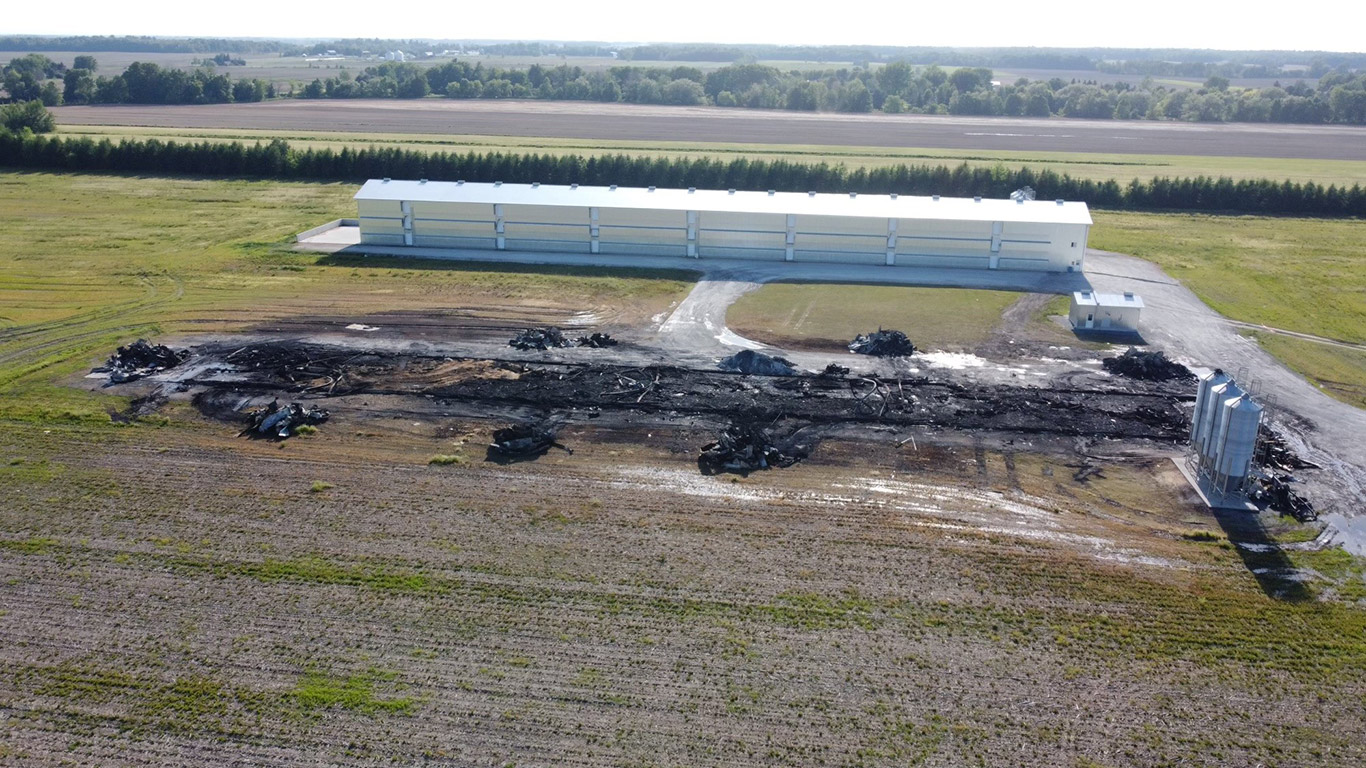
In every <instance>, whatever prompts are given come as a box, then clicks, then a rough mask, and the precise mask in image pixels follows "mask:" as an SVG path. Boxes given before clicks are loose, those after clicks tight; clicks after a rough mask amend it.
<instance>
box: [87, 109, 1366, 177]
mask: <svg viewBox="0 0 1366 768" xmlns="http://www.w3.org/2000/svg"><path fill="white" fill-rule="evenodd" d="M60 133H62V134H65V135H72V136H89V137H91V138H93V139H96V140H99V139H104V138H107V139H110V140H112V141H119V140H122V139H149V138H155V139H160V140H162V141H178V142H185V141H224V142H227V141H238V142H242V143H255V142H268V141H271V140H272V139H277V138H278V139H284V140H285V141H288V142H289V143H290V144H291V145H292V146H296V147H299V148H301V149H306V148H309V147H316V148H319V149H334V150H335V149H341V148H342V147H351V148H352V149H357V148H363V147H370V146H380V147H394V148H398V149H406V150H417V151H426V152H455V153H465V152H509V153H512V152H515V153H532V152H535V153H540V154H549V155H571V154H573V155H582V156H585V157H594V156H600V155H615V154H626V155H631V156H642V157H671V158H672V157H688V158H698V157H718V158H723V159H730V158H741V157H743V158H747V159H750V160H768V161H772V160H787V161H789V162H794V163H831V164H843V165H846V166H848V167H850V168H859V167H863V168H880V167H887V166H893V165H901V164H907V165H954V166H956V165H959V164H961V163H967V164H968V165H971V166H984V167H994V166H997V165H1004V166H1006V167H1007V168H1016V167H1020V166H1025V167H1029V168H1033V169H1036V170H1051V171H1055V172H1057V173H1066V174H1070V175H1071V176H1073V177H1076V178H1082V179H1093V180H1096V181H1108V180H1110V179H1119V180H1122V181H1123V180H1128V179H1135V178H1137V179H1149V178H1152V177H1155V176H1169V177H1175V176H1179V177H1195V176H1228V177H1230V178H1233V179H1264V178H1270V179H1288V180H1290V181H1294V182H1305V181H1313V182H1315V183H1318V184H1323V185H1325V186H1326V185H1329V184H1336V185H1339V186H1351V185H1353V184H1363V183H1366V161H1331V160H1312V159H1285V158H1254V157H1198V156H1189V155H1128V154H1116V153H1105V154H1100V153H1072V152H1019V151H988V150H983V151H978V150H955V149H936V148H927V147H847V146H828V145H783V144H736V143H715V144H711V143H708V144H698V143H693V142H686V141H603V140H592V139H556V138H535V137H517V136H477V135H465V134H460V135H451V134H426V135H422V134H400V133H351V132H332V131H317V130H315V131H272V130H245V129H217V128H150V127H136V126H100V125H75V124H67V125H62V126H60Z"/></svg>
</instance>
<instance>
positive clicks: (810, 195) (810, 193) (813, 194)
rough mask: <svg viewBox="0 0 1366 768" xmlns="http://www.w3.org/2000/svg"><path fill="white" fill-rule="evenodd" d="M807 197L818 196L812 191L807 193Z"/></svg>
mask: <svg viewBox="0 0 1366 768" xmlns="http://www.w3.org/2000/svg"><path fill="white" fill-rule="evenodd" d="M806 196H807V197H815V196H816V191H815V190H814V189H813V190H811V191H810V192H807V193H806Z"/></svg>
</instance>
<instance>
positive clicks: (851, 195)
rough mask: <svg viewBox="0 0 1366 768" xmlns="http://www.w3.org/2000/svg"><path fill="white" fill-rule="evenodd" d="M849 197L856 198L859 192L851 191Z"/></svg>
mask: <svg viewBox="0 0 1366 768" xmlns="http://www.w3.org/2000/svg"><path fill="white" fill-rule="evenodd" d="M849 197H850V199H853V198H855V197H858V193H857V192H850V193H849Z"/></svg>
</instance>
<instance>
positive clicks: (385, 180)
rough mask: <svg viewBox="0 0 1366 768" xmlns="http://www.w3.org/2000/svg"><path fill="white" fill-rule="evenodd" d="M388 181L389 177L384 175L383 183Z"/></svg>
mask: <svg viewBox="0 0 1366 768" xmlns="http://www.w3.org/2000/svg"><path fill="white" fill-rule="evenodd" d="M389 181H390V179H389V177H388V176H385V177H384V183H385V184H388V183H389Z"/></svg>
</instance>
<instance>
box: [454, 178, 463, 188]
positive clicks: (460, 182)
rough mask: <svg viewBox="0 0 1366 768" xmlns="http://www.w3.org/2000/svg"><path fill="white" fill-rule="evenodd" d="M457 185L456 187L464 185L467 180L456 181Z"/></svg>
mask: <svg viewBox="0 0 1366 768" xmlns="http://www.w3.org/2000/svg"><path fill="white" fill-rule="evenodd" d="M455 183H456V186H459V185H461V184H464V183H465V180H464V179H456V180H455Z"/></svg>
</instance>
